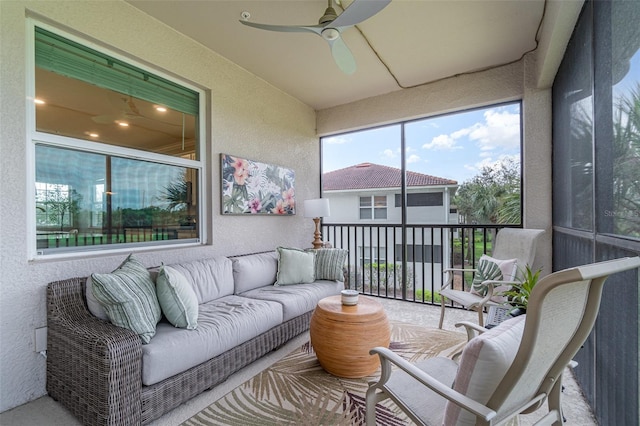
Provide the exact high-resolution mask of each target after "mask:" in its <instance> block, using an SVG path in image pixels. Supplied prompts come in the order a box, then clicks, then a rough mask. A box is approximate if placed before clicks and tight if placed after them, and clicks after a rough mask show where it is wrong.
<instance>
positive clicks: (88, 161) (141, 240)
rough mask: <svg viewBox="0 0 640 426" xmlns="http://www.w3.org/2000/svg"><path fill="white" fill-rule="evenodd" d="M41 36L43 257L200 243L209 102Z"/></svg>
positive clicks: (39, 231)
mask: <svg viewBox="0 0 640 426" xmlns="http://www.w3.org/2000/svg"><path fill="white" fill-rule="evenodd" d="M33 29H34V51H35V55H34V58H35V67H34V70H33V71H34V73H33V81H32V82H31V83H32V84H33V91H34V95H35V99H34V103H35V123H34V124H35V126H34V128H32V129H30V130H31V132H32V133H31V134H32V135H33V137H32V142H33V144H34V146H35V149H34V152H35V158H34V163H35V170H36V176H35V179H34V184H35V210H36V211H35V228H36V229H35V231H36V248H37V253H36V254H38V255H47V254H52V253H60V252H69V251H87V250H98V249H110V248H114V246H120V247H121V246H122V245H124V244H126V245H128V246H130V245H133V246H148V245H160V244H173V243H175V242H198V241H200V228H201V226H200V221H199V215H200V214H201V213H199V212H198V207H199V205H200V202H199V201H198V200H199V198H200V194H199V184H198V182H199V179H200V178H201V176H202V170H203V168H204V161H202V158H201V155H200V151H201V148H202V146H201V144H200V138H201V137H202V135H200V134H199V131H198V129H199V128H200V126H199V122H200V114H201V113H202V112H201V111H200V99H201V98H200V96H201V93H200V92H199V91H196V90H193V89H191V88H189V87H187V86H186V85H183V84H179V83H177V82H174V81H170V80H168V79H167V78H165V77H163V76H162V75H160V74H157V73H155V72H150V71H149V70H147V69H142V68H139V67H138V66H137V65H135V64H133V63H129V62H124V61H123V60H121V59H119V58H118V57H116V56H114V55H112V54H108V53H107V52H102V51H97V50H95V49H93V48H91V47H88V46H87V45H85V44H82V43H80V42H79V41H76V40H75V39H72V37H71V36H63V35H61V34H58V32H57V30H56V32H55V33H54V32H52V31H50V30H47V29H45V28H41V27H40V26H34V27H33ZM196 205H198V207H197V206H196Z"/></svg>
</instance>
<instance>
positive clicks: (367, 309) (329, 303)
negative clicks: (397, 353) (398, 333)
mask: <svg viewBox="0 0 640 426" xmlns="http://www.w3.org/2000/svg"><path fill="white" fill-rule="evenodd" d="M309 333H310V335H311V345H312V346H313V349H314V350H315V352H316V356H317V357H318V361H320V365H321V366H322V368H324V369H325V370H326V371H327V372H329V373H331V374H333V375H335V376H339V377H347V378H359V377H365V376H368V375H370V374H372V373H373V372H375V371H376V369H377V368H378V366H379V365H380V358H379V357H378V356H377V355H375V356H373V355H369V351H370V350H371V349H372V348H374V347H376V346H384V347H389V338H390V336H391V328H390V327H389V321H388V319H387V314H386V313H385V312H384V309H383V308H382V305H381V304H380V303H379V302H377V301H376V300H374V299H371V298H368V297H363V296H362V295H361V296H360V297H359V298H358V303H357V304H356V305H353V306H347V305H343V304H342V302H341V297H340V296H329V297H326V298H324V299H322V300H320V301H319V302H318V306H316V309H315V310H314V311H313V314H312V316H311V324H310V327H309Z"/></svg>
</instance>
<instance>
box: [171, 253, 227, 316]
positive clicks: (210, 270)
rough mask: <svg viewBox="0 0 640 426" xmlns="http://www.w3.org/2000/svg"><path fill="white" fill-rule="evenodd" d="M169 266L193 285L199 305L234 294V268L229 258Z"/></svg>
mask: <svg viewBox="0 0 640 426" xmlns="http://www.w3.org/2000/svg"><path fill="white" fill-rule="evenodd" d="M169 266H170V267H171V268H173V269H175V270H176V271H178V272H179V273H181V274H182V275H183V276H184V278H185V279H186V280H187V281H188V282H189V284H191V287H192V288H193V290H194V291H195V293H196V296H197V297H198V303H199V304H202V303H207V302H210V301H212V300H215V299H219V298H221V297H223V296H228V295H230V294H233V268H232V265H231V260H230V259H229V258H227V257H223V256H215V257H211V258H208V259H202V260H196V261H193V262H185V263H175V264H172V265H169Z"/></svg>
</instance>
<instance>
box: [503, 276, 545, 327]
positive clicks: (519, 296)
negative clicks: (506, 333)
mask: <svg viewBox="0 0 640 426" xmlns="http://www.w3.org/2000/svg"><path fill="white" fill-rule="evenodd" d="M540 271H541V269H538V270H537V271H536V272H533V270H532V269H531V267H530V266H529V265H526V267H525V270H524V271H521V272H522V274H520V276H521V277H522V278H520V279H518V280H517V281H518V282H517V283H516V284H513V285H512V286H511V288H510V289H509V290H507V291H505V292H503V293H502V294H503V296H505V297H506V298H507V301H506V302H505V304H506V305H509V306H510V307H511V308H512V309H511V311H510V312H509V313H510V315H511V316H514V317H515V316H518V315H522V314H524V313H526V312H527V305H528V304H529V296H530V295H531V291H532V290H533V287H535V285H536V284H537V283H538V279H539V278H540Z"/></svg>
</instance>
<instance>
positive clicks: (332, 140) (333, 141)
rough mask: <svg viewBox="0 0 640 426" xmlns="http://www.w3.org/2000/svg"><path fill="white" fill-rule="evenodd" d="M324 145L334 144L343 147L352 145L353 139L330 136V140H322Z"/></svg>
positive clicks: (343, 136)
mask: <svg viewBox="0 0 640 426" xmlns="http://www.w3.org/2000/svg"><path fill="white" fill-rule="evenodd" d="M322 141H323V142H324V143H328V144H332V145H342V144H345V143H351V142H352V139H351V138H350V137H348V136H345V135H340V136H330V137H328V138H322Z"/></svg>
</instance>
